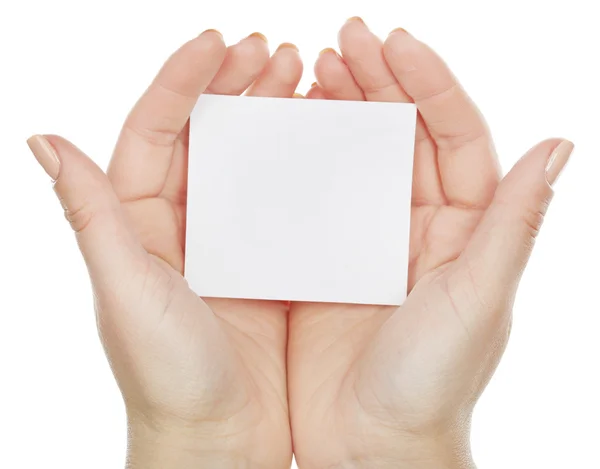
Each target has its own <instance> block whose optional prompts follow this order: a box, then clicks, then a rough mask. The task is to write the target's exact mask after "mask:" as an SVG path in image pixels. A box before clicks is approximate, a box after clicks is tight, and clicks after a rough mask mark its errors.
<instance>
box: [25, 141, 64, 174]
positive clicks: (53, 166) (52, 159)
mask: <svg viewBox="0 0 600 469" xmlns="http://www.w3.org/2000/svg"><path fill="white" fill-rule="evenodd" d="M27 145H29V149H30V150H31V153H33V156H35V159H36V160H37V161H38V163H39V164H40V166H41V167H42V168H44V171H46V174H48V176H50V178H51V179H52V182H54V181H56V179H57V178H58V173H59V171H60V160H59V159H58V155H57V154H56V151H55V150H54V148H53V147H52V145H50V142H48V140H46V138H45V137H44V136H42V135H34V136H33V137H30V138H29V139H28V140H27Z"/></svg>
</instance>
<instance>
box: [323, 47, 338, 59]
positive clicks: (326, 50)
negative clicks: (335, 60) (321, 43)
mask: <svg viewBox="0 0 600 469" xmlns="http://www.w3.org/2000/svg"><path fill="white" fill-rule="evenodd" d="M330 52H333V53H334V54H335V55H337V52H336V51H335V49H332V48H331V47H326V48H325V49H323V50H322V51H321V52H319V57H320V56H322V55H323V54H329V53H330Z"/></svg>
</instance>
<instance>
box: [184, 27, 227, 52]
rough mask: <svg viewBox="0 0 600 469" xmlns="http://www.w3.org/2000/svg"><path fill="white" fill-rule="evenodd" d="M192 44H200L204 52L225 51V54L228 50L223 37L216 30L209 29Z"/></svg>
mask: <svg viewBox="0 0 600 469" xmlns="http://www.w3.org/2000/svg"><path fill="white" fill-rule="evenodd" d="M190 42H192V43H196V44H198V45H199V46H201V47H202V48H203V49H204V50H213V51H223V53H225V50H226V48H227V47H226V45H225V40H224V39H223V35H222V34H221V32H220V31H217V30H216V29H207V30H206V31H203V32H202V33H201V34H200V35H199V36H198V37H197V38H196V39H194V40H192V41H190Z"/></svg>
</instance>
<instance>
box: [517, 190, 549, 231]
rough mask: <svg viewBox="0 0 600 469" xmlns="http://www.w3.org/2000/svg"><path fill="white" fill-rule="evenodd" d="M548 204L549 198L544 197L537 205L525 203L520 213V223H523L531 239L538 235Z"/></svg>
mask: <svg viewBox="0 0 600 469" xmlns="http://www.w3.org/2000/svg"><path fill="white" fill-rule="evenodd" d="M548 204H549V200H547V199H544V200H543V202H542V203H540V204H537V205H534V204H531V205H525V207H524V210H523V211H522V213H521V217H520V219H521V223H522V224H523V225H524V227H525V229H526V230H527V234H528V235H529V237H530V238H531V239H532V240H533V239H535V238H536V237H537V236H538V234H539V232H540V229H541V228H542V224H543V223H544V217H545V216H546V211H547V209H548Z"/></svg>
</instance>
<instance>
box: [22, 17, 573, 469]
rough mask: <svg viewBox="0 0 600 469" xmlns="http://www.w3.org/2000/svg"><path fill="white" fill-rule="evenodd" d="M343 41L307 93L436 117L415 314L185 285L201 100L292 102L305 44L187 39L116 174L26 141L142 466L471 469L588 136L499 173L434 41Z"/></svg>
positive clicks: (151, 94) (424, 162) (125, 145)
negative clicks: (522, 296) (563, 188)
mask: <svg viewBox="0 0 600 469" xmlns="http://www.w3.org/2000/svg"><path fill="white" fill-rule="evenodd" d="M340 47H341V52H342V56H343V57H341V56H339V55H338V54H336V53H334V52H332V51H327V52H325V53H323V54H322V55H321V56H320V58H319V60H318V62H317V64H316V67H315V71H316V75H317V79H318V84H317V85H316V86H314V87H313V88H312V89H311V90H310V91H309V92H308V94H307V97H308V98H326V99H360V100H362V99H369V100H378V101H415V102H416V104H417V107H418V109H419V113H420V117H419V123H418V130H417V144H416V148H415V150H416V152H415V174H414V192H413V210H412V213H413V215H412V217H413V218H412V233H411V259H410V260H411V261H410V275H409V277H410V281H409V283H410V284H409V292H410V294H409V296H408V298H407V300H406V302H405V303H404V304H403V305H402V307H400V308H395V307H370V306H364V305H363V306H359V305H341V304H339V305H338V304H336V305H331V304H309V303H293V304H292V305H291V306H289V305H287V304H286V303H284V302H267V301H245V300H226V299H209V298H207V299H201V298H198V297H197V296H196V295H195V294H194V293H193V292H192V291H191V290H190V289H189V288H188V287H187V284H186V283H185V280H184V279H183V277H182V275H181V274H182V270H183V259H184V227H185V201H186V197H185V195H186V162H187V126H186V124H187V120H188V118H189V114H190V111H191V109H192V107H193V106H194V103H195V101H196V99H197V97H198V96H199V95H200V94H201V93H203V92H211V93H220V94H240V93H242V92H243V91H244V90H245V89H246V88H248V87H250V88H249V90H248V93H249V94H253V95H258V96H280V97H291V96H292V95H293V93H294V90H295V88H296V86H297V84H298V81H299V79H300V76H301V73H302V65H301V62H300V58H299V55H298V52H297V51H296V49H295V48H293V47H291V46H289V45H286V46H284V47H282V48H280V49H279V50H278V51H277V52H276V53H275V54H274V56H273V57H272V58H271V59H269V58H268V50H267V46H266V43H265V42H264V40H263V39H262V38H261V37H260V36H259V35H253V36H250V37H249V38H247V39H244V40H243V41H241V42H240V43H239V44H237V45H235V46H232V47H230V48H229V49H226V47H225V44H224V43H223V40H222V38H221V36H220V35H219V34H218V33H216V32H213V31H207V32H205V33H203V34H201V35H200V36H199V37H198V38H196V39H194V40H192V41H190V42H189V43H187V44H186V45H184V46H183V47H182V48H181V49H180V50H179V51H178V52H176V53H175V54H174V55H173V56H172V57H171V58H170V59H169V61H168V62H167V63H166V64H165V66H164V67H163V69H162V70H161V72H160V73H159V75H158V77H157V78H156V79H155V81H154V82H153V84H152V85H151V86H150V87H149V89H148V91H147V92H146V93H145V94H144V96H143V97H142V98H141V99H140V101H139V102H138V103H137V105H136V107H135V108H134V110H133V111H132V113H131V114H130V115H129V117H128V118H127V121H126V123H125V126H124V128H123V131H122V133H121V136H120V138H119V141H118V143H117V146H116V148H115V153H114V156H113V159H112V161H111V164H110V166H109V169H108V174H107V175H105V174H104V173H103V172H102V171H101V170H100V169H99V168H98V167H97V166H96V165H95V164H94V163H93V162H92V161H91V160H90V159H89V158H87V157H86V156H85V155H84V154H83V153H82V152H81V151H80V150H78V149H77V148H75V147H74V146H73V145H72V144H70V143H69V142H67V141H66V140H64V139H62V138H60V137H56V136H45V137H42V136H37V137H34V138H32V139H31V140H30V142H29V143H30V146H31V148H32V150H33V152H34V154H35V156H36V157H37V159H38V161H39V162H40V163H41V165H42V166H43V167H44V169H45V170H46V172H47V173H48V174H49V175H50V177H51V178H52V179H54V180H56V182H55V184H54V189H55V191H56V193H57V195H58V197H59V198H60V200H61V203H62V205H63V207H64V208H65V214H66V216H67V219H68V220H69V222H70V223H71V226H72V227H73V229H74V231H75V233H76V237H77V241H78V243H79V246H80V248H81V251H82V253H83V256H84V258H85V261H86V264H87V266H88V270H89V273H90V277H91V279H92V285H93V289H94V297H95V303H96V312H97V318H98V325H99V331H100V336H101V338H102V342H103V345H104V347H105V350H106V353H107V355H108V357H109V360H110V363H111V366H112V369H113V372H114V374H115V377H116V379H117V381H118V383H119V386H120V389H121V392H122V393H123V397H124V400H125V404H126V409H127V415H128V423H129V450H128V465H129V467H130V468H146V469H153V468H171V467H172V468H183V469H187V468H190V469H191V468H199V467H211V468H217V469H218V468H241V467H247V468H254V467H256V468H267V469H269V468H288V467H289V466H290V458H291V452H292V444H293V448H294V452H295V454H296V458H297V461H298V464H299V467H300V468H301V469H305V468H306V469H308V468H319V469H321V468H334V467H338V468H363V467H364V468H370V469H374V468H388V467H389V468H411V469H417V468H424V469H425V468H427V469H429V468H431V469H433V468H435V469H443V468H467V467H472V465H473V463H472V461H471V457H470V451H469V442H468V436H469V422H470V416H471V412H472V410H473V406H474V404H475V402H476V400H477V398H478V396H479V395H480V394H481V392H482V390H483V388H484V387H485V385H486V383H487V381H488V380H489V378H490V376H491V374H492V373H493V371H494V369H495V367H496V365H497V362H498V360H499V358H500V356H501V354H502V351H503V349H504V346H505V344H506V340H507V339H508V332H509V326H510V314H511V306H512V301H513V298H514V293H515V290H516V287H517V284H518V281H519V278H520V275H521V272H522V269H523V268H524V266H525V264H526V262H527V258H528V256H529V253H530V250H531V248H532V245H533V240H534V238H535V236H536V234H537V231H538V229H539V227H540V225H541V221H542V218H543V213H544V212H545V209H546V207H547V205H548V203H549V201H550V199H551V196H552V189H551V184H552V183H554V181H555V180H556V177H557V176H558V173H559V172H560V170H561V169H562V167H563V166H564V164H565V163H566V160H567V158H568V155H569V154H570V150H571V149H572V145H571V144H570V143H569V142H566V141H565V142H562V143H561V140H558V139H554V140H548V141H546V142H543V143H541V144H539V145H538V146H536V147H534V149H532V150H531V151H530V152H529V153H528V154H527V155H526V156H525V157H524V158H523V159H522V160H521V161H520V162H519V163H518V164H517V165H516V166H515V168H514V169H513V170H512V171H511V172H510V173H509V174H508V175H507V176H506V177H505V178H504V179H503V180H502V182H500V173H499V170H498V164H497V161H496V156H495V153H494V150H493V145H492V142H491V138H490V136H489V133H488V131H487V128H486V126H485V124H484V122H483V120H482V119H481V117H480V115H479V114H478V112H477V111H476V109H475V107H474V106H473V104H472V103H471V101H470V100H469V99H468V98H467V96H466V95H465V94H464V92H463V90H462V89H461V88H460V86H458V85H457V83H456V82H455V80H454V78H453V77H452V75H451V74H450V72H449V71H448V69H447V68H446V66H445V65H444V64H443V62H441V60H440V59H439V58H438V57H437V56H436V55H435V54H433V52H432V51H431V50H430V49H428V48H427V47H426V46H424V45H423V44H422V43H420V42H418V41H417V40H415V39H414V38H413V37H412V36H410V35H409V34H407V33H406V32H403V31H397V32H394V33H392V34H391V35H390V37H389V38H388V39H387V40H386V43H385V45H382V43H381V41H379V39H377V38H376V37H375V36H373V35H372V34H371V33H370V32H369V31H368V28H367V27H366V26H365V25H364V23H362V22H361V21H360V20H357V19H352V20H349V21H348V22H347V23H346V24H345V25H344V26H343V28H342V30H341V32H340ZM552 155H553V156H552ZM551 160H552V164H549V162H550V161H551ZM288 333H289V342H288ZM286 354H287V359H286ZM288 388H289V389H288ZM288 395H289V410H288ZM290 417H291V421H290ZM290 423H291V429H290Z"/></svg>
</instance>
